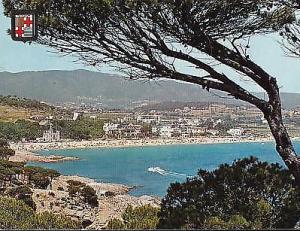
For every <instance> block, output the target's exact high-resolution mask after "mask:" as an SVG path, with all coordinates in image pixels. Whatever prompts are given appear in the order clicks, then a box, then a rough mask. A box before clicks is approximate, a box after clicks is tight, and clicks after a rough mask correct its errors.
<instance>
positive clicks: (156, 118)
mask: <svg viewBox="0 0 300 231" xmlns="http://www.w3.org/2000/svg"><path fill="white" fill-rule="evenodd" d="M136 120H137V122H138V123H146V124H153V123H154V124H158V123H159V122H160V115H138V116H137V119H136Z"/></svg>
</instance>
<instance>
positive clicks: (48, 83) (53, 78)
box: [0, 70, 300, 108]
mask: <svg viewBox="0 0 300 231" xmlns="http://www.w3.org/2000/svg"><path fill="white" fill-rule="evenodd" d="M218 94H220V93H218ZM0 95H16V96H18V97H26V98H29V99H36V100H40V101H45V102H48V103H62V102H74V103H90V104H100V105H102V106H103V107H109V108H125V107H135V106H141V105H145V104H149V103H160V102H220V101H221V102H226V103H239V102H237V101H236V100H227V99H221V98H220V97H218V96H217V95H216V94H212V93H209V92H207V91H205V90H203V89H202V88H201V87H200V86H197V85H192V84H187V83H182V82H176V81H172V80H159V81H148V80H145V79H144V80H134V81H133V80H127V79H125V78H124V77H120V76H117V75H112V74H104V73H98V72H91V71H86V70H75V71H27V72H19V73H10V72H0ZM283 96H284V97H283V102H284V103H285V105H286V106H287V107H294V106H295V105H300V103H299V102H300V94H289V93H285V94H283Z"/></svg>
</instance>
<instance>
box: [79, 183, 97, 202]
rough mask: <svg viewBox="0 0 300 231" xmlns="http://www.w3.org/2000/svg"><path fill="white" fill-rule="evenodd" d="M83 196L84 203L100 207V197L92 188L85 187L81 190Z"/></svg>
mask: <svg viewBox="0 0 300 231" xmlns="http://www.w3.org/2000/svg"><path fill="white" fill-rule="evenodd" d="M81 196H82V197H83V200H84V202H86V203H88V204H89V205H91V206H92V207H98V205H99V203H98V197H97V194H96V191H95V190H94V189H93V188H92V187H90V186H84V187H83V188H82V189H81Z"/></svg>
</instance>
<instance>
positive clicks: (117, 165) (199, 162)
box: [30, 142, 300, 197]
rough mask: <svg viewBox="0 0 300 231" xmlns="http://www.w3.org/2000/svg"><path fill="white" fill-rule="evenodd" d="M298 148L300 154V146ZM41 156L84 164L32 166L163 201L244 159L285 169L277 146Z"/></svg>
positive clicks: (96, 151)
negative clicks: (175, 189)
mask: <svg viewBox="0 0 300 231" xmlns="http://www.w3.org/2000/svg"><path fill="white" fill-rule="evenodd" d="M295 147H296V150H297V151H298V152H300V142H296V143H295ZM39 154H42V155H64V156H75V157H79V158H80V160H78V161H66V162H60V163H30V165H35V166H42V167H47V168H52V169H55V170H58V171H59V172H60V173H62V174H64V175H79V176H84V177H89V178H91V179H94V180H95V181H97V182H107V183H120V184H125V185H129V186H136V187H135V189H134V190H132V191H131V192H130V194H131V195H134V196H141V195H153V196H159V197H163V196H164V195H166V192H167V189H168V187H169V186H170V184H171V183H174V182H183V181H185V180H186V179H187V178H188V177H192V176H195V175H196V174H197V172H198V170H199V169H206V170H213V169H215V168H217V167H218V166H219V165H220V164H222V163H229V164H230V163H232V162H233V161H234V160H237V159H240V158H244V157H250V156H255V157H257V158H259V159H260V160H262V161H268V162H274V163H275V162H277V163H280V164H281V165H283V166H284V163H283V162H282V160H281V159H280V157H279V155H278V154H277V152H276V150H275V144H274V143H273V142H268V143H260V142H257V143H233V144H190V145H186V144H184V145H166V146H146V147H125V148H88V149H68V150H47V151H40V152H39Z"/></svg>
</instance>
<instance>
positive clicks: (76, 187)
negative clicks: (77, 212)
mask: <svg viewBox="0 0 300 231" xmlns="http://www.w3.org/2000/svg"><path fill="white" fill-rule="evenodd" d="M67 183H68V192H69V196H70V197H74V196H81V197H82V198H83V201H84V202H85V203H88V204H89V205H91V206H92V207H98V206H99V203H98V197H97V194H96V191H95V190H94V189H93V188H92V187H90V186H88V185H86V184H85V183H82V182H80V181H74V180H69V181H67Z"/></svg>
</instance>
